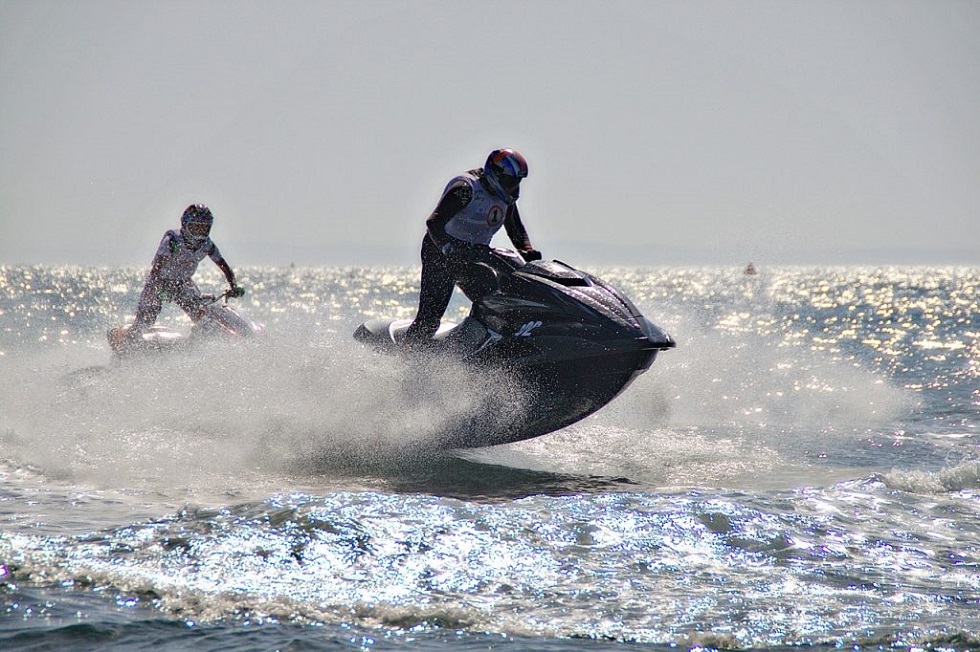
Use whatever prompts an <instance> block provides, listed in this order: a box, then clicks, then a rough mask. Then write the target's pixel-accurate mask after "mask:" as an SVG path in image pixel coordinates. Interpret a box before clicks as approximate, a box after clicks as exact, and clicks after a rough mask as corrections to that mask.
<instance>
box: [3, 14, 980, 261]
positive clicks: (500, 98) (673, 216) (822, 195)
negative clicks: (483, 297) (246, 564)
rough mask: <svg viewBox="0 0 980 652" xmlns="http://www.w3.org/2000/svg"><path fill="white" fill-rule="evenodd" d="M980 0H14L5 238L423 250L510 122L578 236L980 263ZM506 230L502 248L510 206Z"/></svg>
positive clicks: (45, 243) (358, 254)
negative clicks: (211, 218)
mask: <svg viewBox="0 0 980 652" xmlns="http://www.w3.org/2000/svg"><path fill="white" fill-rule="evenodd" d="M978 34H980V2H975V1H973V0H861V1H860V2H854V1H852V0H820V1H816V0H813V1H792V2H791V1H784V0H738V1H732V2H717V1H714V0H639V1H635V2H633V1H625V0H602V1H598V0H596V1H588V2H585V1H579V0H560V1H559V0H519V1H511V0H496V1H494V2H475V1H471V0H453V1H445V2H441V1H437V0H392V1H388V0H349V1H348V0H343V1H337V0H309V1H305V0H288V1H285V2H275V1H271V0H263V1H257V0H204V1H198V0H85V1H84V2H66V1H64V0H54V1H51V0H0V264H24V263H28V264H35V263H36V264H47V263H52V264H54V263H70V264H84V265H131V264H135V265H148V264H149V261H150V259H151V258H152V255H153V252H154V251H155V250H156V246H157V243H158V242H159V240H160V238H161V236H162V235H163V233H164V231H165V230H167V229H171V228H176V227H177V226H178V223H179V215H180V213H181V212H182V210H183V209H184V207H186V206H187V205H188V204H190V203H196V202H202V203H207V204H208V205H209V206H211V208H212V210H213V211H214V214H215V220H216V221H215V226H214V229H213V231H212V237H213V239H214V240H215V242H217V243H218V245H219V247H220V248H221V250H222V252H223V253H224V255H225V256H226V258H227V259H228V260H229V262H230V263H231V264H232V266H233V267H237V266H248V265H280V264H297V265H384V264H390V265H413V264H418V251H419V244H420V241H421V237H422V234H423V231H424V221H425V218H426V217H427V216H428V214H429V212H430V211H431V210H432V208H433V207H434V206H435V204H436V202H437V200H438V198H439V194H440V192H441V190H442V188H443V187H444V185H445V184H446V182H447V181H448V180H449V179H450V178H452V177H453V176H455V175H456V174H458V173H460V172H462V171H465V170H467V169H471V168H474V167H478V166H481V165H482V164H483V161H484V160H485V159H486V156H487V154H488V153H489V152H490V151H491V150H492V149H494V148H498V147H512V148H515V149H518V150H519V151H521V152H522V153H523V154H524V155H525V157H526V158H527V160H528V163H529V167H530V174H529V176H528V179H527V180H526V181H525V182H524V184H523V187H522V190H521V200H520V207H521V212H522V215H523V219H524V223H525V226H526V227H527V229H528V232H529V234H530V236H531V240H532V242H533V244H534V245H535V247H536V248H538V249H540V250H541V251H542V252H543V253H544V255H545V257H547V258H558V259H561V260H565V261H566V262H569V263H572V264H579V266H582V265H583V264H586V263H589V264H631V265H637V264H639V265H683V264H697V265H744V264H745V263H746V262H747V261H749V260H752V261H755V263H756V265H765V264H851V263H854V264H864V263H870V264H950V263H951V264H968V265H980V219H978V218H980V113H978V107H980V38H978ZM495 244H497V245H501V246H507V245H508V244H509V243H508V241H507V239H506V236H505V235H504V234H503V233H502V232H501V234H499V235H498V236H497V239H496V240H495Z"/></svg>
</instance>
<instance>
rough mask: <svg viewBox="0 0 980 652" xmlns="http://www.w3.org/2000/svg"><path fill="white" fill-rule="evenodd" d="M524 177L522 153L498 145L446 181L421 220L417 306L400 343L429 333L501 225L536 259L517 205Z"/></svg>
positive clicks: (525, 254)
mask: <svg viewBox="0 0 980 652" xmlns="http://www.w3.org/2000/svg"><path fill="white" fill-rule="evenodd" d="M525 177H527V161H525V160H524V157H523V156H521V154H520V153H519V152H517V151H515V150H513V149H498V150H494V151H493V152H491V153H490V156H489V157H487V162H486V164H485V165H484V166H483V169H475V170H470V171H468V172H465V173H464V174H461V175H460V176H458V177H456V178H454V179H452V180H451V181H450V182H449V184H448V185H447V186H446V189H445V190H444V191H443V193H442V198H441V199H440V200H439V204H438V205H437V206H436V209H435V210H434V211H433V212H432V214H431V215H430V216H429V218H428V219H427V220H426V230H427V232H426V234H425V237H424V238H423V239H422V280H421V289H420V291H419V309H418V313H417V314H416V316H415V320H414V321H413V322H412V324H411V326H409V327H408V330H407V331H406V333H405V338H406V342H408V343H409V344H418V343H421V342H424V341H427V340H429V339H431V338H432V336H433V335H434V334H435V332H436V330H438V328H439V321H440V320H441V319H442V316H443V314H444V313H445V312H446V308H447V307H448V306H449V300H450V299H451V298H452V294H453V287H454V286H455V284H456V283H457V282H459V280H460V279H462V278H464V277H465V276H466V274H467V272H468V270H469V269H470V267H471V266H472V265H473V264H474V263H478V262H481V261H485V260H487V259H488V257H489V253H490V240H491V239H492V238H493V236H494V234H495V233H497V231H499V230H500V227H501V226H503V227H504V229H505V230H506V231H507V235H508V236H509V237H510V240H511V242H512V243H513V244H514V247H516V248H517V250H518V251H519V252H520V254H521V256H523V257H524V259H525V260H527V261H531V260H539V259H540V258H541V253H540V252H538V251H537V250H535V249H534V247H532V246H531V241H530V240H529V239H528V236H527V231H526V230H525V229H524V224H523V223H522V222H521V215H520V212H519V211H518V210H517V198H518V196H519V195H520V183H521V180H522V179H524V178H525Z"/></svg>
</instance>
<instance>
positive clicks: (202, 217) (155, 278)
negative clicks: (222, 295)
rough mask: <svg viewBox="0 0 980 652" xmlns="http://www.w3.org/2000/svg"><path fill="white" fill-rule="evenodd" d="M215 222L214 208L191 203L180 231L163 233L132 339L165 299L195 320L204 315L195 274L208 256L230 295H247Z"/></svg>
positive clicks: (152, 318) (141, 332) (145, 286)
mask: <svg viewBox="0 0 980 652" xmlns="http://www.w3.org/2000/svg"><path fill="white" fill-rule="evenodd" d="M213 223H214V215H212V214H211V209H210V208H208V207H207V206H205V205H204V204H191V205H190V206H188V207H187V209H186V210H185V211H184V214H183V215H181V217H180V231H179V232H178V231H172V230H171V231H167V232H166V233H164V234H163V239H162V240H161V241H160V246H159V247H158V248H157V253H156V255H155V256H154V257H153V263H152V265H151V266H150V271H149V273H148V274H147V275H146V282H145V284H144V285H143V292H142V293H141V294H140V299H139V305H138V306H137V308H136V318H135V319H134V320H133V325H132V327H131V328H130V329H129V336H130V337H131V338H134V339H135V338H137V337H139V336H140V335H142V334H143V332H145V331H146V330H147V329H148V328H149V327H150V326H152V325H153V322H155V321H156V319H157V317H158V316H159V315H160V310H161V309H162V307H163V302H164V301H173V302H174V303H176V304H177V305H178V306H180V307H181V309H182V310H183V311H184V312H185V313H187V316H188V317H190V318H191V320H193V321H197V320H198V319H200V318H201V316H202V312H203V311H202V308H201V292H200V290H198V289H197V286H196V285H195V284H194V281H192V280H191V277H192V276H194V272H195V271H197V265H198V263H200V262H201V261H202V260H204V257H205V256H207V257H209V258H210V259H211V260H213V261H214V264H215V265H217V266H218V269H220V270H221V271H222V273H224V275H225V278H226V279H227V280H228V284H229V285H230V286H231V290H230V291H229V293H228V296H232V297H241V296H243V295H244V294H245V291H244V290H243V289H242V288H240V287H239V286H238V284H237V283H235V273H234V272H233V271H231V267H229V266H228V263H227V262H225V259H224V258H223V257H222V255H221V252H220V251H218V247H217V246H216V245H215V244H214V242H212V241H211V238H210V237H209V234H210V233H211V225H212V224H213Z"/></svg>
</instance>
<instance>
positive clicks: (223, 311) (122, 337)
mask: <svg viewBox="0 0 980 652" xmlns="http://www.w3.org/2000/svg"><path fill="white" fill-rule="evenodd" d="M229 296H231V291H230V290H229V291H226V292H225V293H223V294H220V295H218V296H214V295H203V296H202V297H201V304H200V308H201V311H200V317H198V318H197V319H196V320H194V323H193V325H192V326H191V330H190V333H183V332H180V331H177V330H175V329H172V328H168V327H166V326H151V327H150V328H148V329H147V330H146V331H145V332H144V333H142V334H141V335H140V337H138V338H133V337H132V336H130V334H129V331H130V329H131V328H132V325H131V324H126V325H125V326H116V327H114V328H110V329H109V332H108V333H107V338H108V340H109V348H110V349H112V354H113V362H119V361H120V360H122V359H124V358H128V357H131V356H134V355H142V354H150V353H162V352H168V351H178V350H184V349H187V348H188V347H192V346H195V345H197V344H199V343H201V342H203V341H205V340H213V339H230V340H235V339H250V338H253V337H256V336H259V335H262V334H263V333H264V332H265V326H263V325H262V324H259V323H256V322H254V321H252V320H251V319H249V318H247V317H245V316H243V315H242V314H241V313H239V312H238V311H237V310H235V309H234V308H233V307H232V306H230V305H228V297H229ZM221 299H224V303H219V301H220V300H221Z"/></svg>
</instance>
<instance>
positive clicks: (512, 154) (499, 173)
mask: <svg viewBox="0 0 980 652" xmlns="http://www.w3.org/2000/svg"><path fill="white" fill-rule="evenodd" d="M483 173H484V175H485V176H486V178H487V181H488V182H489V183H490V187H491V188H492V189H493V191H494V193H495V194H496V195H498V196H499V197H500V198H501V199H503V200H504V201H507V202H513V201H515V200H516V199H517V195H518V185H519V184H520V182H521V179H523V178H525V177H527V161H525V160H524V157H523V156H521V153H520V152H518V151H517V150H514V149H495V150H493V151H492V152H490V156H488V157H487V162H486V163H485V164H484V165H483Z"/></svg>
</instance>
